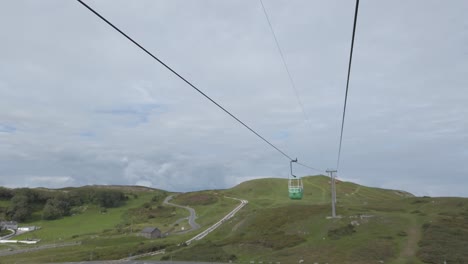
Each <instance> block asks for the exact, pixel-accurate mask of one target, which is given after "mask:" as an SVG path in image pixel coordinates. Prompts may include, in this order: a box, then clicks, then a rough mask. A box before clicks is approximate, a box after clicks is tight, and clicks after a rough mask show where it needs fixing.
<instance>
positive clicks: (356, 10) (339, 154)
mask: <svg viewBox="0 0 468 264" xmlns="http://www.w3.org/2000/svg"><path fill="white" fill-rule="evenodd" d="M358 10H359V0H356V9H355V11H354V24H353V35H352V38H351V50H350V52H349V64H348V77H347V79H346V92H345V98H344V106H343V118H342V120H341V133H340V145H339V147H338V158H337V160H336V170H338V168H339V167H340V157H341V144H342V142H343V129H344V121H345V115H346V103H347V100H348V88H349V76H350V75H351V62H352V60H353V49H354V36H355V34H356V22H357V16H358Z"/></svg>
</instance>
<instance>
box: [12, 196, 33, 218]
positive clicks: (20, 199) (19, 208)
mask: <svg viewBox="0 0 468 264" xmlns="http://www.w3.org/2000/svg"><path fill="white" fill-rule="evenodd" d="M6 215H7V217H8V218H10V219H11V220H15V221H18V222H23V221H25V220H27V219H28V218H29V217H30V216H31V204H30V203H29V200H28V197H27V196H26V195H24V194H21V193H18V194H15V196H13V198H11V205H10V207H8V209H7V212H6Z"/></svg>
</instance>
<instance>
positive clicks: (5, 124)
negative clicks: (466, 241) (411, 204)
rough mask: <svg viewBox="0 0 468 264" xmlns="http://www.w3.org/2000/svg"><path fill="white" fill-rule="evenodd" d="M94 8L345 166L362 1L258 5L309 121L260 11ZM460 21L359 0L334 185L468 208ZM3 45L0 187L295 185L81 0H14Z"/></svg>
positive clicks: (467, 81) (436, 4)
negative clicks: (455, 200)
mask: <svg viewBox="0 0 468 264" xmlns="http://www.w3.org/2000/svg"><path fill="white" fill-rule="evenodd" d="M86 2H87V3H88V4H89V5H91V6H92V7H94V8H95V9H96V10H97V11H98V12H100V13H101V14H102V15H104V16H105V17H107V18H108V19H109V20H110V21H112V22H113V23H115V24H116V25H117V26H119V27H120V28H121V29H122V30H124V31H125V32H127V33H128V34H129V35H131V36H133V37H134V38H135V39H136V40H137V41H139V42H140V43H141V44H142V45H144V46H145V47H146V48H147V49H148V50H150V51H152V52H153V53H154V54H155V55H156V56H159V57H160V58H161V59H162V60H163V61H165V62H166V63H167V64H169V65H170V66H172V67H173V68H174V69H176V70H177V71H178V72H179V73H180V74H182V75H183V76H185V77H186V78H187V79H188V80H190V81H191V82H193V83H194V84H195V85H197V86H198V87H199V88H200V89H201V90H203V91H204V92H206V93H207V94H208V95H210V96H212V98H213V99H215V100H216V101H218V102H219V103H221V104H222V105H223V106H224V107H226V108H227V109H229V110H230V111H231V112H232V113H234V114H235V115H237V116H238V117H239V118H240V119H241V120H243V121H244V122H245V123H247V124H248V125H250V126H251V127H252V128H253V129H255V130H256V131H258V132H259V133H260V134H261V135H262V136H264V137H265V138H267V139H268V140H270V141H271V142H273V144H275V145H276V146H278V147H279V148H281V149H282V150H283V151H285V152H286V153H287V154H288V155H290V156H292V157H297V158H298V159H299V161H301V162H304V163H306V164H309V165H310V166H313V167H317V168H320V169H326V168H333V167H335V166H336V159H337V150H338V140H339V129H340V125H341V120H340V119H341V114H342V108H343V100H344V92H345V85H346V71H347V63H348V56H349V48H350V39H351V32H352V22H353V15H354V4H355V3H354V1H344V0H340V1H299V0H293V1H286V0H264V4H265V7H266V9H267V11H268V13H269V15H270V19H271V23H272V25H273V27H274V29H275V31H276V34H277V37H278V41H279V43H280V45H281V47H282V49H283V53H284V55H285V58H286V61H287V63H288V65H289V67H290V71H291V74H292V77H293V78H294V81H295V83H296V86H297V90H298V93H299V95H300V98H301V100H302V102H303V104H304V108H305V112H306V116H307V118H304V115H303V113H302V110H301V108H300V107H299V104H298V101H297V98H296V97H295V95H294V91H293V90H292V88H291V86H290V84H289V82H288V78H287V75H286V72H285V69H284V68H283V65H282V62H281V59H280V56H279V54H278V52H277V49H276V46H275V43H274V39H273V36H272V34H271V32H270V30H269V28H268V23H267V21H266V19H265V16H264V14H263V11H262V9H261V5H260V2H259V1H255V0H243V1H241V0H236V1H234V0H230V1H228V0H225V1H219V0H211V1H210V0H193V1H188V0H183V1H182V0H158V1H115V0H112V1H111V0H107V1H104V0H103V1H86ZM466 14H468V2H467V1H464V0H458V1H457V0H451V1H439V0H437V1H428V0H413V1H403V0H401V1H396V0H391V1H390V0H388V1H364V0H363V1H361V4H360V10H359V18H358V25H357V32H356V40H355V50H354V58H353V68H352V74H351V81H350V91H349V97H348V109H347V116H346V117H347V118H346V123H345V131H344V137H343V148H342V156H341V157H342V159H341V164H340V170H339V172H338V176H339V177H340V178H342V179H344V180H350V181H354V182H357V183H360V184H364V185H369V186H376V187H383V188H395V189H402V190H406V191H409V192H412V193H414V194H417V195H432V196H468V188H466V186H468V165H467V163H468V16H467V15H466ZM0 33H1V41H0V185H3V186H8V187H19V186H29V187H33V186H45V187H63V186H79V185H85V184H138V185H146V186H151V187H155V188H162V189H167V190H172V191H189V190H200V189H211V188H228V187H232V186H234V185H235V184H238V183H240V182H242V181H245V180H248V179H255V178H264V177H283V178H287V176H288V173H289V161H288V160H287V159H286V158H285V157H283V156H282V155H281V154H279V153H278V152H276V151H275V150H274V149H272V148H271V147H270V146H268V145H267V144H265V143H264V142H262V141H260V140H259V139H258V138H257V137H256V136H254V135H253V134H252V133H250V132H249V131H248V130H247V129H245V128H244V127H242V126H241V125H239V124H238V123H236V122H235V121H234V120H233V119H232V118H230V117H229V116H227V115H226V114H225V113H223V112H221V111H220V110H219V109H218V108H216V107H215V106H214V105H213V104H212V103H210V102H209V101H207V100H206V99H205V98H203V97H201V96H200V95H199V94H197V93H196V92H195V91H194V90H193V89H191V88H190V87H189V86H187V85H186V84H185V83H183V82H182V81H181V80H179V79H178V78H176V77H175V76H174V75H173V74H171V73H170V72H168V71H167V70H166V69H165V68H163V67H162V66H161V65H159V64H158V63H156V62H155V61H154V60H152V59H151V58H150V57H149V56H147V55H146V54H144V53H143V52H142V51H141V50H139V49H138V48H136V47H135V46H134V45H132V44H131V43H130V42H129V41H128V40H126V39H124V38H123V37H122V36H121V35H119V34H118V33H117V32H115V31H114V30H112V29H111V28H110V27H109V26H108V25H106V24H104V23H103V22H102V21H100V20H99V19H98V18H97V17H96V16H95V15H93V14H92V13H90V12H89V11H88V10H87V9H85V8H84V7H83V6H81V5H80V4H79V3H78V2H76V1H72V0H70V1H63V0H60V1H59V0H55V1H52V0H49V1H35V0H34V1H33V0H31V1H24V0H15V1H4V2H3V3H2V7H1V8H0ZM297 174H300V175H310V174H316V172H313V171H308V170H303V169H300V168H298V170H297ZM285 188H286V186H285Z"/></svg>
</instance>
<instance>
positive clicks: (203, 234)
mask: <svg viewBox="0 0 468 264" xmlns="http://www.w3.org/2000/svg"><path fill="white" fill-rule="evenodd" d="M225 197H226V198H228V199H233V200H237V201H239V202H241V203H240V204H239V205H238V206H237V207H236V208H234V210H232V211H231V212H229V213H228V214H227V215H226V216H225V217H223V218H221V220H219V221H218V222H216V223H215V224H214V225H212V226H210V227H208V228H207V229H206V230H205V231H203V232H201V233H200V234H198V235H196V236H194V237H192V238H191V239H189V240H187V241H185V244H187V245H190V243H192V242H193V241H195V240H200V239H202V238H204V237H205V236H206V235H208V234H209V233H211V232H213V231H214V230H215V229H216V228H218V227H219V226H220V225H221V224H222V223H224V222H225V221H226V220H228V219H230V218H232V217H233V216H234V215H235V214H236V213H237V212H239V210H240V209H242V207H244V206H245V205H246V204H248V203H249V201H247V200H241V199H237V198H233V197H227V196H225Z"/></svg>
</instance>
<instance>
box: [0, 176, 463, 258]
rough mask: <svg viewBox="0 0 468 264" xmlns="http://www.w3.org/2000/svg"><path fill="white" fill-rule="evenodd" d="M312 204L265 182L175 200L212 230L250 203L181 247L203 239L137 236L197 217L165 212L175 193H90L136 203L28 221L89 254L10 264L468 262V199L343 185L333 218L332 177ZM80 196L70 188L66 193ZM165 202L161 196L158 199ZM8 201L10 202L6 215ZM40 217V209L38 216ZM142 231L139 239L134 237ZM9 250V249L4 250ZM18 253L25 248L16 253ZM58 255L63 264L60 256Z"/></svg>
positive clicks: (310, 197)
mask: <svg viewBox="0 0 468 264" xmlns="http://www.w3.org/2000/svg"><path fill="white" fill-rule="evenodd" d="M303 181H304V189H305V192H304V199H302V200H299V201H298V200H290V199H289V198H288V190H287V180H286V179H257V180H252V181H247V182H243V183H241V184H239V185H237V186H235V187H233V188H231V189H227V190H209V191H201V192H192V193H185V194H178V195H176V197H175V198H174V199H173V200H172V202H174V203H176V204H180V205H188V206H190V207H193V208H195V210H196V212H197V216H198V219H197V222H198V223H199V224H201V226H202V229H201V230H203V229H205V228H207V227H208V226H210V225H211V224H213V223H215V222H216V221H218V220H219V219H220V218H221V217H222V216H224V215H225V214H226V213H227V212H229V211H230V210H232V209H233V208H234V207H235V206H236V205H237V204H238V202H236V201H235V200H232V199H229V198H226V197H236V198H242V199H246V200H249V204H248V205H247V206H246V207H244V208H243V209H242V210H241V211H239V212H238V213H237V214H236V215H235V217H233V218H231V219H229V220H228V221H226V222H225V223H223V225H221V226H220V227H219V228H218V229H217V230H216V231H214V232H212V233H210V234H209V235H208V236H207V237H206V238H204V239H203V240H201V241H196V242H194V243H192V244H191V245H190V246H183V245H182V246H177V245H178V244H180V243H182V242H183V241H186V240H187V239H188V238H191V237H192V236H194V235H195V234H197V232H199V231H197V232H191V233H190V232H189V233H186V234H181V235H172V236H169V237H166V238H163V239H156V240H148V239H144V238H141V237H137V236H135V234H134V233H135V232H138V230H141V229H142V228H143V227H145V226H149V225H151V226H158V227H160V228H161V229H162V230H163V231H168V230H171V231H173V230H180V229H181V227H184V228H188V225H187V223H186V221H185V222H180V223H178V224H176V225H175V224H174V223H175V222H176V221H177V220H178V219H180V218H182V217H186V216H187V215H188V212H187V211H185V210H183V209H180V208H174V207H168V206H163V205H162V200H163V199H162V197H163V196H166V195H169V193H167V192H164V191H161V190H156V189H148V188H144V187H132V186H131V187H129V186H111V187H106V186H88V187H86V188H112V189H117V190H122V191H124V192H125V194H126V196H128V197H129V199H128V200H127V201H126V202H125V204H123V205H122V206H120V207H116V208H109V209H107V210H106V212H105V213H103V212H102V211H101V209H100V208H99V207H97V206H96V205H92V204H90V205H88V207H86V209H85V208H82V209H83V212H82V213H80V214H77V215H73V216H67V217H64V218H61V219H57V220H41V219H39V218H37V217H36V218H35V219H36V220H34V221H31V222H29V223H26V224H27V225H38V226H41V227H42V229H41V230H38V231H36V232H34V233H29V234H28V235H24V237H23V238H26V237H31V236H32V237H35V238H41V239H43V242H44V243H50V242H56V241H57V240H60V241H61V242H68V241H81V243H82V244H81V245H80V246H74V247H64V248H57V249H47V250H43V251H39V252H34V253H26V254H21V255H14V256H5V257H1V260H0V263H14V262H15V261H18V262H21V263H38V262H54V261H83V260H91V259H93V260H97V259H119V258H123V257H125V256H128V255H132V254H138V253H140V252H146V251H151V250H156V249H159V248H166V254H165V255H159V256H155V257H152V258H153V259H163V260H164V259H166V260H167V259H169V258H172V259H173V260H192V261H219V262H229V261H232V262H236V263H250V261H255V263H259V262H260V261H262V262H263V263H270V262H272V263H276V262H281V263H298V262H299V261H300V260H303V262H304V263H314V262H317V263H379V262H380V263H382V261H383V262H384V263H443V262H444V261H447V263H468V253H465V252H466V248H468V240H467V239H466V238H467V237H468V199H466V198H431V197H414V196H413V195H411V194H409V193H407V192H404V191H398V190H386V189H379V188H371V187H366V186H362V185H358V184H355V183H351V182H339V183H338V184H337V200H338V203H337V213H338V214H339V215H340V217H341V218H337V219H327V216H329V215H330V214H331V208H330V197H331V194H330V183H329V178H328V177H325V176H311V177H304V178H303ZM63 190H70V189H68V188H67V189H62V190H61V191H63ZM155 197H157V198H156V199H155ZM2 206H3V207H5V206H8V201H6V200H1V199H0V207H2ZM35 214H40V211H37V212H35ZM132 232H133V233H132ZM5 247H6V246H1V245H0V251H1V250H2V249H4V248H5ZM15 247H19V246H18V245H15ZM51 256H53V257H51Z"/></svg>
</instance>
